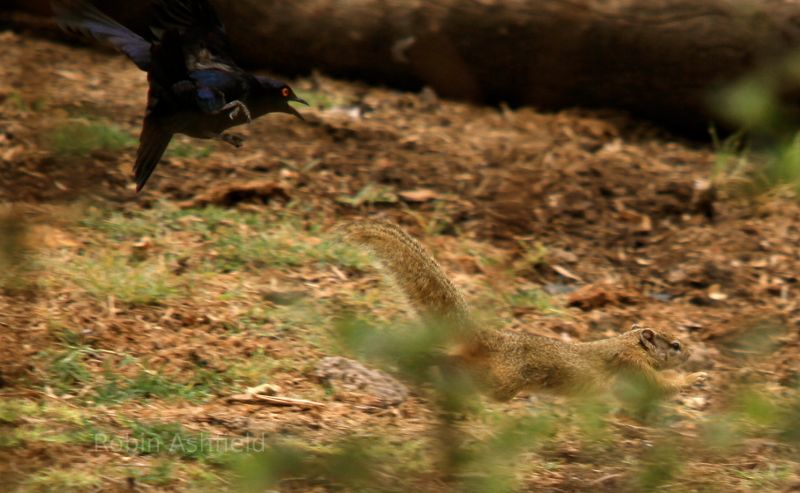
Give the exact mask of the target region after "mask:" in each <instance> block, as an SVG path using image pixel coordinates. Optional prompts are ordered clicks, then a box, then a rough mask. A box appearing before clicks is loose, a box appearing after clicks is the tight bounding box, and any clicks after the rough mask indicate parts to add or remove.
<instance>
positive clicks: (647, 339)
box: [639, 329, 656, 344]
mask: <svg viewBox="0 0 800 493" xmlns="http://www.w3.org/2000/svg"><path fill="white" fill-rule="evenodd" d="M639 337H641V339H642V342H644V343H646V344H653V341H654V340H655V338H656V334H655V332H653V331H652V330H650V329H643V330H642V333H641V334H639Z"/></svg>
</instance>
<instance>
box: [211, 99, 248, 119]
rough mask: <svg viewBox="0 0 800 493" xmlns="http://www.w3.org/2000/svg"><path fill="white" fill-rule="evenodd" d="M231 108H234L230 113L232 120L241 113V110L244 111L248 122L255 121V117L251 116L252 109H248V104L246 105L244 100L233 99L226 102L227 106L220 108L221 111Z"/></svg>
mask: <svg viewBox="0 0 800 493" xmlns="http://www.w3.org/2000/svg"><path fill="white" fill-rule="evenodd" d="M230 109H233V111H231V112H230V113H229V114H228V116H229V117H230V119H231V120H233V119H234V118H236V117H237V116H238V115H239V112H240V111H241V112H242V113H244V116H245V117H246V118H247V121H248V122H251V121H253V119H252V118H251V117H250V110H249V109H247V106H245V104H244V103H243V102H241V101H239V100H238V99H237V100H235V101H231V102H230V103H228V104H226V105H225V106H223V107H222V108H220V109H219V111H225V110H230Z"/></svg>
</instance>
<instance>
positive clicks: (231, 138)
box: [219, 133, 244, 148]
mask: <svg viewBox="0 0 800 493" xmlns="http://www.w3.org/2000/svg"><path fill="white" fill-rule="evenodd" d="M219 139H220V140H221V141H223V142H227V143H228V144H230V145H232V146H233V147H236V148H239V147H242V144H243V143H244V137H242V136H241V135H239V134H233V133H230V134H219Z"/></svg>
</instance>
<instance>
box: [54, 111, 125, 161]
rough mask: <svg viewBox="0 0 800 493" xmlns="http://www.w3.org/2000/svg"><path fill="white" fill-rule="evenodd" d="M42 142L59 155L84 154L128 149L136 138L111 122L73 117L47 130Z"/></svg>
mask: <svg viewBox="0 0 800 493" xmlns="http://www.w3.org/2000/svg"><path fill="white" fill-rule="evenodd" d="M44 144H45V145H46V147H47V148H48V149H49V150H50V151H51V152H53V153H54V154H56V155H59V156H84V155H86V154H89V153H91V152H92V151H98V150H105V151H120V150H123V149H128V148H130V147H133V146H134V145H136V139H135V138H134V137H133V136H131V135H130V134H128V133H126V132H124V131H123V130H121V129H119V128H118V127H116V126H115V125H113V124H111V123H106V122H99V121H87V120H82V119H75V120H70V121H67V122H64V123H61V124H58V125H56V126H55V127H53V128H52V129H51V130H49V131H48V132H47V133H46V134H45V135H44Z"/></svg>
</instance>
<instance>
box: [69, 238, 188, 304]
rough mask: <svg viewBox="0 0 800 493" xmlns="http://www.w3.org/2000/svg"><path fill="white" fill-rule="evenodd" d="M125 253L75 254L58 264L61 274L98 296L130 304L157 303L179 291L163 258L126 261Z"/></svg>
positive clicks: (127, 259) (167, 299)
mask: <svg viewBox="0 0 800 493" xmlns="http://www.w3.org/2000/svg"><path fill="white" fill-rule="evenodd" d="M129 262H130V259H129V258H128V256H124V255H121V254H120V253H118V252H113V251H102V252H99V254H98V255H97V256H85V255H82V256H79V257H76V258H74V259H72V261H70V262H69V263H68V264H60V265H58V268H60V269H62V270H64V271H65V272H64V275H65V276H66V277H67V278H68V279H70V280H71V281H72V282H74V283H75V284H76V285H78V287H80V288H81V289H83V290H84V291H86V292H87V293H89V294H91V295H92V296H94V297H96V298H98V299H100V300H103V301H105V300H107V299H108V297H109V296H113V297H114V298H115V300H118V301H120V302H123V303H128V304H131V305H160V304H163V303H165V302H167V301H169V300H171V299H172V298H174V297H175V296H177V295H178V294H179V293H180V291H181V290H180V286H179V283H178V280H177V279H176V276H174V275H173V274H172V273H171V272H170V270H169V267H168V266H167V265H165V262H164V261H163V259H159V258H153V259H147V260H145V261H142V262H140V263H137V264H133V265H132V264H131V263H129Z"/></svg>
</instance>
